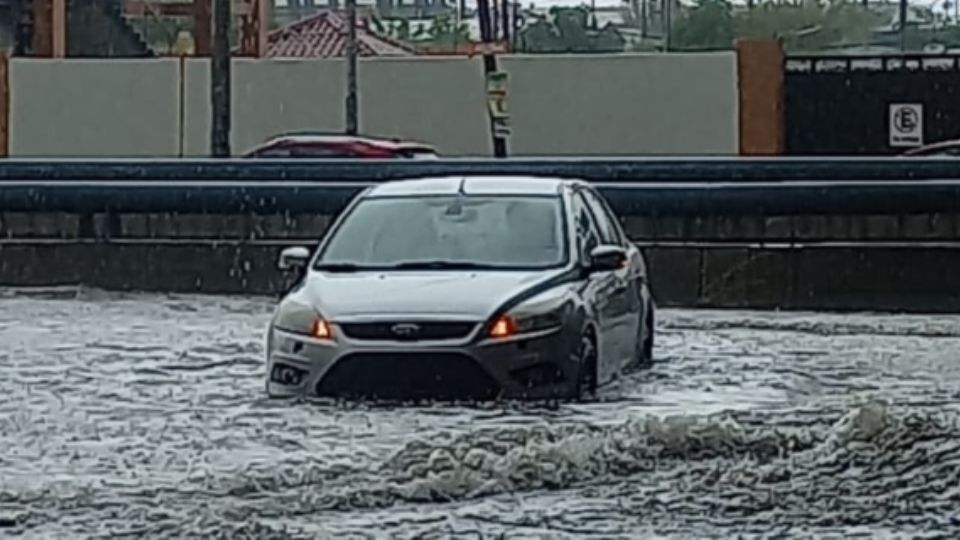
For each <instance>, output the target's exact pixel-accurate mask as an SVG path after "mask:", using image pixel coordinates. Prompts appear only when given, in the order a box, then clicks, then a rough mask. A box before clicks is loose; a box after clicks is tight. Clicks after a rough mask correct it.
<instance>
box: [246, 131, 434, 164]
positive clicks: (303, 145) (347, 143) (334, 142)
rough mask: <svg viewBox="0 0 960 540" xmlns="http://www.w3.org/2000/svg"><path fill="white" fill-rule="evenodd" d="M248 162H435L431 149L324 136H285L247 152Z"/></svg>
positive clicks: (390, 141)
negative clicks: (327, 160)
mask: <svg viewBox="0 0 960 540" xmlns="http://www.w3.org/2000/svg"><path fill="white" fill-rule="evenodd" d="M244 157H249V158H316V159H437V158H438V157H439V156H438V155H437V151H436V149H434V148H433V147H432V146H429V145H426V144H422V143H417V142H410V141H401V140H396V139H385V138H378V137H364V136H354V135H338V134H327V133H285V134H282V135H276V136H274V137H271V138H270V139H268V140H267V141H266V142H264V143H263V144H261V145H260V146H257V147H256V148H254V149H253V150H250V151H249V152H247V153H246V154H245V155H244Z"/></svg>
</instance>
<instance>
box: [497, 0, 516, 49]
mask: <svg viewBox="0 0 960 540" xmlns="http://www.w3.org/2000/svg"><path fill="white" fill-rule="evenodd" d="M510 6H511V2H510V0H503V10H501V12H500V16H501V19H502V21H503V22H502V26H503V42H504V43H507V44H509V43H510V36H511V34H513V32H511V31H510V30H511V29H510ZM510 50H511V51H512V50H513V47H511V48H510Z"/></svg>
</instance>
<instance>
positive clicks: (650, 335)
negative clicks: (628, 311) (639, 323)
mask: <svg viewBox="0 0 960 540" xmlns="http://www.w3.org/2000/svg"><path fill="white" fill-rule="evenodd" d="M656 313H657V311H656V309H655V308H654V307H653V301H652V300H651V301H650V304H649V306H648V307H647V316H646V318H645V319H646V320H645V322H644V325H643V326H644V329H643V350H642V351H641V356H640V362H641V363H642V364H643V365H645V366H649V365H652V364H653V340H654V336H655V335H656V330H657V325H656Z"/></svg>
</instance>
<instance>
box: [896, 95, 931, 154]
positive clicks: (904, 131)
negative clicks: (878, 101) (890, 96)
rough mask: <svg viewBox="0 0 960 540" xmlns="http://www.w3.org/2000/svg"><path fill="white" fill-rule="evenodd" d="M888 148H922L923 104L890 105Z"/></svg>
mask: <svg viewBox="0 0 960 540" xmlns="http://www.w3.org/2000/svg"><path fill="white" fill-rule="evenodd" d="M889 129H890V146H894V147H898V146H900V147H902V146H923V104H922V103H891V104H890V128H889Z"/></svg>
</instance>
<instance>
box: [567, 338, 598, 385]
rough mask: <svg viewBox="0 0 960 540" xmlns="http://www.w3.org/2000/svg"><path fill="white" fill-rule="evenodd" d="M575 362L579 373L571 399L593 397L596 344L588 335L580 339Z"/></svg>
mask: <svg viewBox="0 0 960 540" xmlns="http://www.w3.org/2000/svg"><path fill="white" fill-rule="evenodd" d="M577 360H578V362H579V366H580V371H579V376H578V377H577V385H576V391H575V395H574V396H573V397H574V398H576V399H584V398H589V397H592V396H595V395H596V393H597V344H596V340H595V339H594V338H593V336H592V335H591V334H590V333H585V334H584V335H583V336H581V337H580V345H579V347H578V349H577Z"/></svg>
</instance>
